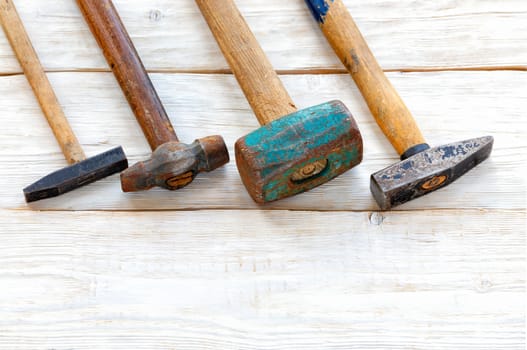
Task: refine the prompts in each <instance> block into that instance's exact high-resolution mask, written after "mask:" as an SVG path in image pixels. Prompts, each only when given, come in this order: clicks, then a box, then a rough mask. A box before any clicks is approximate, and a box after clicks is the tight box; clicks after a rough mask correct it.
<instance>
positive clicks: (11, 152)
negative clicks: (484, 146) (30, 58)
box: [0, 0, 527, 350]
mask: <svg viewBox="0 0 527 350" xmlns="http://www.w3.org/2000/svg"><path fill="white" fill-rule="evenodd" d="M16 4H17V7H18V9H19V12H20V15H21V17H22V19H23V20H24V23H25V25H26V28H27V30H28V32H29V35H30V37H31V38H32V39H33V43H34V46H35V49H36V51H37V52H38V54H39V56H40V57H41V59H42V60H43V63H44V66H45V69H46V70H47V71H55V73H51V74H49V79H50V81H51V83H52V85H53V87H54V88H55V90H56V93H57V96H58V99H59V101H61V105H62V106H63V108H64V110H65V112H66V114H67V115H68V117H69V121H70V122H71V124H72V128H73V129H74V130H75V131H76V132H77V136H78V137H79V140H80V142H81V144H82V145H83V147H84V149H85V150H86V152H87V153H88V154H89V155H91V154H98V153H100V152H102V151H104V150H107V149H108V148H109V147H110V145H118V144H121V145H123V147H124V148H125V151H126V152H127V154H128V155H129V157H130V162H133V161H136V160H139V159H144V158H145V157H146V156H147V155H149V154H150V147H149V145H148V143H147V141H146V140H145V138H144V137H143V134H142V132H141V129H140V128H139V126H138V125H137V123H136V121H135V120H134V116H133V113H132V111H131V109H130V108H129V106H128V103H127V101H126V99H125V97H124V96H123V94H122V92H121V90H120V88H119V86H118V84H117V82H116V80H115V78H114V77H113V75H112V74H111V73H110V70H109V69H108V68H107V63H106V62H105V59H104V56H103V55H102V54H101V53H100V50H99V48H98V47H97V43H96V41H95V39H94V38H93V37H92V35H91V33H90V31H89V28H88V26H87V25H86V23H84V20H83V19H82V15H81V13H80V11H79V9H78V8H77V6H76V4H75V2H74V1H70V0H68V1H66V0H56V1H48V2H43V1H36V0H16ZM236 4H237V5H238V6H239V8H240V11H241V13H242V14H243V15H244V17H245V18H246V20H247V22H248V24H249V26H250V27H251V29H252V30H253V31H254V33H255V36H256V38H257V39H258V41H259V42H260V44H261V45H262V47H263V50H264V51H265V52H266V54H267V55H268V57H269V59H270V61H271V63H272V64H273V66H274V67H275V68H276V69H278V70H279V71H280V74H281V79H282V80H283V83H284V86H285V87H286V88H287V89H288V91H289V93H290V96H291V97H292V98H293V99H294V100H295V102H296V104H297V105H298V107H299V108H304V107H307V106H312V105H315V104H317V103H321V102H325V101H327V100H331V99H334V98H339V99H342V100H343V102H344V103H345V104H346V105H347V106H348V107H349V108H350V110H351V111H352V113H353V115H354V117H355V119H356V120H357V121H358V123H359V127H360V128H361V132H362V135H363V138H364V150H365V154H364V161H363V163H362V164H361V166H359V167H356V168H354V169H353V170H352V171H350V172H348V173H347V174H345V175H343V176H341V177H339V178H338V179H336V180H334V181H331V182H330V183H328V184H327V185H325V186H322V187H320V188H318V189H315V190H313V191H310V192H309V193H306V194H302V195H299V196H297V197H294V198H290V199H287V200H284V201H279V202H276V203H273V204H272V205H269V206H257V205H256V204H254V203H253V202H252V200H251V199H250V198H249V196H248V195H247V194H246V192H245V190H244V189H243V187H242V184H241V182H240V180H239V177H238V173H237V171H236V168H235V166H234V164H230V165H229V166H227V167H224V168H223V169H221V170H217V171H215V172H213V173H210V174H205V175H204V176H202V177H200V178H198V179H197V180H196V181H195V183H193V184H192V185H191V186H189V187H187V188H186V189H184V190H181V191H178V192H177V193H168V192H167V191H162V190H159V191H157V190H154V191H150V192H148V193H140V194H139V193H136V194H131V195H129V194H123V193H122V192H121V191H120V189H119V180H118V177H117V176H115V177H111V178H108V179H105V180H104V181H99V182H97V183H95V184H93V185H90V186H87V187H83V188H82V189H79V190H77V191H75V193H70V194H67V195H64V196H63V197H61V198H60V200H59V199H58V198H57V199H56V200H55V199H52V200H48V201H43V202H42V203H39V204H38V206H33V207H28V206H26V205H25V204H24V202H23V197H22V194H21V192H20V191H21V188H23V187H24V186H25V185H27V184H28V183H30V182H32V181H33V180H35V179H37V178H39V177H40V176H42V175H43V174H47V173H49V172H50V171H52V170H55V169H57V168H60V167H63V166H64V164H65V162H64V159H63V157H62V155H61V153H60V149H59V148H58V147H57V145H56V143H55V141H54V139H53V136H52V133H51V131H50V130H49V127H48V126H47V124H46V121H45V120H44V118H42V115H41V112H40V109H39V106H38V104H37V102H36V101H35V99H34V97H33V93H32V91H31V88H30V86H29V84H28V82H27V80H26V79H25V78H24V77H23V76H22V75H20V73H21V68H20V67H19V65H18V63H17V61H16V59H15V56H14V54H13V51H12V50H11V49H10V47H9V44H8V42H7V39H6V38H5V36H4V35H3V33H2V32H0V125H2V132H1V133H0V182H1V183H2V186H0V239H1V242H2V243H1V244H0V349H2V350H3V349H6V350H19V349H20V350H29V349H39V350H49V349H57V350H72V349H74V350H84V349H86V350H88V349H89V350H94V349H95V350H99V349H101V350H102V349H127V350H128V349H191V350H193V349H196V350H197V349H201V350H203V349H207V350H208V349H211V350H212V349H214V350H215V349H263V350H276V349H308V350H310V349H317V350H318V349H335V350H336V349H346V350H349V349H368V350H374V349H375V350H376V349H391V350H396V349H397V350H400V349H417V350H446V349H459V350H520V349H524V348H525V308H526V305H525V300H526V298H525V295H526V291H525V273H526V271H525V269H526V265H525V261H526V260H525V259H526V251H525V249H526V247H525V239H526V238H525V233H526V232H525V231H526V225H525V222H526V216H527V214H526V210H525V208H526V200H527V198H526V191H527V184H526V181H525V173H526V170H527V169H526V167H525V164H527V151H526V150H527V140H526V138H525V135H526V134H527V119H526V118H525V110H527V99H525V91H527V76H526V74H527V72H526V70H527V68H526V67H527V49H526V48H527V41H526V40H525V23H527V22H526V18H525V17H526V13H527V2H525V1H523V0H506V1H492V0H478V1H458V0H438V1H424V0H422V1H411V0H403V1H396V0H371V1H351V0H344V4H345V5H346V7H347V8H349V9H350V11H352V13H353V15H354V18H355V20H356V22H357V25H358V26H359V27H360V28H361V31H362V32H363V34H364V36H365V39H366V40H367V42H368V44H369V45H370V47H371V49H372V51H373V53H374V54H375V56H376V57H377V58H378V60H379V63H380V65H381V67H382V68H383V69H384V70H385V71H387V70H388V71H391V72H390V73H389V74H388V79H390V81H391V82H392V84H393V85H394V87H395V88H396V89H397V91H398V92H399V94H400V95H401V97H402V98H403V99H404V101H405V102H406V104H407V106H408V108H409V109H410V111H411V112H412V113H413V115H414V116H415V118H416V120H417V122H418V123H419V125H420V127H421V129H422V131H423V134H424V136H425V137H426V138H427V140H428V141H429V143H430V144H431V145H440V144H444V143H447V142H450V141H458V140H461V139H465V138H471V137H477V136H480V135H486V134H491V135H494V137H495V149H494V152H493V154H492V156H491V158H490V159H489V160H487V161H486V162H485V163H483V164H481V165H479V166H478V167H477V168H475V169H474V170H473V171H471V172H469V173H468V174H466V175H465V176H463V177H462V178H460V179H459V180H458V181H456V182H455V183H454V184H452V185H450V186H448V187H446V188H445V189H443V190H440V191H437V192H435V193H433V194H431V195H429V196H424V197H422V198H420V199H418V200H415V201H413V202H410V203H407V204H406V205H404V206H402V207H400V208H398V211H392V212H385V213H383V212H378V211H377V209H378V208H377V206H376V204H375V203H374V201H373V200H372V199H371V196H370V193H369V189H368V185H369V175H370V174H371V173H372V172H373V171H376V170H379V169H381V168H383V167H385V166H387V165H389V164H392V163H393V162H395V161H397V159H398V156H397V154H396V152H395V151H394V150H393V148H392V146H391V145H390V143H389V142H388V141H387V140H386V138H385V137H384V135H383V134H382V132H381V131H380V129H379V127H378V126H377V125H376V123H375V121H374V119H373V118H372V116H371V114H370V112H369V110H368V107H367V105H366V103H365V102H364V101H363V99H362V97H361V95H360V92H359V91H358V89H357V88H356V86H355V84H354V83H353V82H352V81H351V79H350V78H349V76H348V75H347V74H345V71H344V70H343V69H342V68H341V63H340V62H339V61H338V59H337V57H336V56H335V55H334V53H333V52H332V51H331V48H330V46H329V45H328V44H327V43H326V40H325V39H324V38H323V36H322V35H321V34H320V30H319V29H318V28H317V24H316V23H314V21H313V20H312V19H311V17H310V14H309V12H308V10H307V8H306V6H305V4H304V1H303V0H294V1H282V0H250V1H249V0H236ZM115 5H116V7H117V9H118V11H119V13H120V15H121V17H122V19H123V22H124V24H125V26H126V28H127V30H128V31H129V33H130V35H131V38H132V40H133V42H134V44H135V46H136V48H137V50H138V52H139V54H140V55H141V58H142V60H143V62H144V64H145V66H146V68H147V69H148V70H149V71H150V72H154V73H155V74H151V78H152V81H153V84H154V86H155V88H156V89H157V91H158V93H159V97H160V98H161V100H162V101H163V103H164V106H165V107H166V109H167V112H168V114H169V115H170V116H174V117H175V118H174V119H173V120H172V121H173V123H174V125H175V126H176V127H177V130H178V134H179V136H180V137H181V138H182V139H185V140H192V139H194V138H196V137H198V136H202V135H203V134H212V133H221V134H223V135H224V137H225V140H226V141H227V144H228V145H229V147H232V145H233V144H234V142H235V140H236V139H238V138H239V137H240V136H242V135H244V134H246V133H248V132H249V131H252V130H254V129H255V128H257V127H258V123H257V121H256V120H255V118H254V117H253V112H252V111H251V109H250V106H249V105H248V103H247V101H246V99H245V97H244V96H243V94H242V92H241V91H240V89H239V87H238V85H237V83H236V80H235V78H234V77H233V76H232V75H230V74H229V72H230V70H229V68H228V65H227V63H226V62H225V59H224V58H223V56H222V55H221V53H220V51H219V50H218V47H217V44H216V43H215V42H214V39H213V37H212V35H211V34H210V31H209V29H208V28H207V25H206V23H205V21H204V20H203V18H202V17H201V15H200V13H199V9H198V7H197V6H196V4H195V3H194V2H193V1H187V0H185V1H183V0H151V1H143V0H115ZM441 70H452V71H444V72H442V71H441ZM520 70H523V71H520ZM14 121H15V122H14ZM231 150H232V148H231ZM8 208H10V209H8ZM39 210H42V211H39Z"/></svg>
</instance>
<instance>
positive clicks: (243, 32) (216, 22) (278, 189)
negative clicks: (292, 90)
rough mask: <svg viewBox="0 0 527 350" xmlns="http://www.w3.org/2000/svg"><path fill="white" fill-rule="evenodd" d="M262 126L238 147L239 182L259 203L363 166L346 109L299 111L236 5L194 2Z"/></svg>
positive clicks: (228, 0)
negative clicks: (358, 165) (357, 166)
mask: <svg viewBox="0 0 527 350" xmlns="http://www.w3.org/2000/svg"><path fill="white" fill-rule="evenodd" d="M196 3H197V5H198V6H199V8H200V10H201V13H202V14H203V16H204V18H205V20H206V21H207V23H208V25H209V28H210V30H211V31H212V34H213V35H214V37H215V38H216V41H217V42H218V45H219V47H220V49H221V51H222V52H223V55H224V56H225V58H226V60H227V62H228V63H229V65H230V67H231V69H232V71H233V73H234V75H235V76H236V79H237V80H238V83H239V85H240V86H241V88H242V90H243V92H244V94H245V96H246V98H247V100H248V101H249V104H250V105H251V107H252V109H253V111H254V113H255V114H256V117H257V119H258V121H259V122H260V124H262V125H263V126H262V127H261V128H259V129H257V130H256V131H254V132H252V133H250V134H248V135H246V136H245V137H242V138H240V139H238V140H237V141H236V144H235V152H236V164H237V166H238V170H239V172H240V176H241V179H242V181H243V183H244V185H245V187H246V188H247V191H248V192H249V194H250V195H251V197H252V198H253V199H254V201H256V202H257V203H264V202H270V201H274V200H278V199H281V198H285V197H289V196H292V195H295V194H297V193H300V192H304V191H307V190H309V189H312V188H314V187H316V186H319V185H321V184H323V183H325V182H327V181H329V180H331V179H333V178H334V177H336V176H338V175H340V174H342V173H344V172H345V171H346V170H348V169H350V168H352V167H354V166H355V165H357V164H359V163H360V162H361V160H362V137H361V134H360V132H359V129H358V127H357V124H356V123H355V120H354V119H353V117H352V115H351V113H350V112H349V111H348V109H347V108H346V106H344V104H343V103H342V102H340V101H331V102H327V103H324V104H321V105H318V106H314V107H310V108H307V109H303V110H300V111H297V109H296V107H295V104H294V103H293V101H292V99H291V97H289V95H288V93H287V91H286V90H285V88H284V86H283V85H282V82H281V81H280V79H279V78H278V75H277V74H276V72H275V71H274V69H273V67H272V66H271V64H270V63H269V61H268V60H267V57H266V56H265V54H264V52H263V50H262V49H261V47H260V46H259V44H258V42H257V41H256V38H255V37H254V35H253V33H252V32H251V30H250V29H249V27H248V25H247V23H246V22H245V20H244V19H243V17H242V15H241V14H240V12H239V11H238V9H237V8H236V5H235V4H234V2H233V1H232V0H196Z"/></svg>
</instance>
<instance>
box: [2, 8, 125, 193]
mask: <svg viewBox="0 0 527 350" xmlns="http://www.w3.org/2000/svg"><path fill="white" fill-rule="evenodd" d="M0 22H1V23H2V27H3V28H4V31H5V33H6V35H7V39H8V40H9V43H10V44H11V46H12V48H13V50H14V51H15V54H16V56H17V58H18V61H19V62H20V65H21V66H22V69H23V70H24V73H25V75H26V77H27V80H28V81H29V84H30V85H31V88H32V89H33V92H34V93H35V95H36V97H37V99H38V102H39V104H40V107H41V108H42V111H43V112H44V115H45V116H46V119H47V121H48V123H49V126H50V127H51V129H52V130H53V133H54V134H55V138H56V139H57V141H58V143H59V145H60V148H61V149H62V153H64V156H65V157H66V160H67V162H68V163H69V164H71V165H70V166H69V167H66V168H64V169H61V170H58V171H55V172H53V173H51V174H49V175H47V176H45V177H43V178H42V179H40V180H38V181H37V182H35V183H33V184H32V185H30V186H28V187H26V188H24V196H25V198H26V201H27V202H33V201H37V200H40V199H45V198H51V197H56V196H58V195H61V194H63V193H66V192H69V191H71V190H74V189H76V188H78V187H80V186H83V185H86V184H89V183H92V182H94V181H97V180H99V179H102V178H104V177H107V176H110V175H112V174H114V173H118V172H120V171H122V170H123V169H126V167H127V166H128V161H127V159H126V156H125V154H124V152H123V149H122V148H121V147H117V148H114V149H112V150H110V151H107V152H105V153H102V154H99V155H97V156H95V157H91V158H88V159H86V156H85V155H84V152H83V150H82V148H81V145H80V144H79V141H78V140H77V138H76V137H75V134H74V133H73V130H72V129H71V127H70V125H69V123H68V120H67V119H66V116H65V115H64V112H63V110H62V108H61V106H60V104H59V102H58V100H57V97H56V95H55V93H54V92H53V88H52V87H51V84H50V82H49V80H48V78H47V77H46V74H45V73H44V69H43V68H42V65H41V64H40V61H39V59H38V56H37V54H36V52H35V49H34V48H33V46H32V45H31V42H30V40H29V37H28V35H27V32H26V30H25V28H24V26H23V24H22V21H21V19H20V17H19V16H18V12H17V11H16V8H15V5H14V4H13V2H12V1H11V0H0Z"/></svg>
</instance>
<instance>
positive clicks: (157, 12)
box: [148, 10, 163, 22]
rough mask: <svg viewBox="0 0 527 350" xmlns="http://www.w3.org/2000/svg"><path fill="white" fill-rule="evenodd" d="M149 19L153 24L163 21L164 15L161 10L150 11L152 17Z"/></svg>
mask: <svg viewBox="0 0 527 350" xmlns="http://www.w3.org/2000/svg"><path fill="white" fill-rule="evenodd" d="M148 17H149V18H150V21H152V22H159V21H161V19H163V13H162V12H161V11H160V10H150V15H149V16H148Z"/></svg>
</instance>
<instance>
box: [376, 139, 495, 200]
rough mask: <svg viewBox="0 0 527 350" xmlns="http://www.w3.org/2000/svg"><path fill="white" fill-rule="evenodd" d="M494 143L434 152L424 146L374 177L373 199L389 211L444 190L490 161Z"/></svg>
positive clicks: (461, 144) (451, 146)
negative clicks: (488, 158)
mask: <svg viewBox="0 0 527 350" xmlns="http://www.w3.org/2000/svg"><path fill="white" fill-rule="evenodd" d="M493 141H494V139H493V138H492V136H485V137H480V138H475V139H471V140H466V141H460V142H455V143H450V144H446V145H443V146H439V147H435V148H428V147H427V145H425V147H423V148H424V150H421V152H419V153H417V154H414V155H412V156H411V157H408V158H406V159H403V160H402V161H401V162H399V163H397V164H394V165H391V166H389V167H387V168H385V169H383V170H381V171H378V172H376V173H375V174H373V175H372V176H371V182H370V189H371V192H372V194H373V197H374V198H375V200H376V201H377V203H378V204H379V206H380V207H381V209H383V210H386V209H390V208H391V207H394V206H396V205H399V204H403V203H405V202H408V201H410V200H412V199H414V198H417V197H420V196H423V195H425V194H427V193H429V192H432V191H435V190H437V189H439V188H442V187H444V186H446V185H448V184H450V183H451V182H453V181H455V180H456V179H458V178H459V177H460V176H462V175H463V174H465V173H466V172H467V171H469V170H470V169H472V168H473V167H475V166H476V165H478V164H479V163H481V162H482V161H484V160H485V159H487V157H488V156H489V155H490V152H491V151H492V144H493ZM401 158H404V155H403V156H402V157H401Z"/></svg>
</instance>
